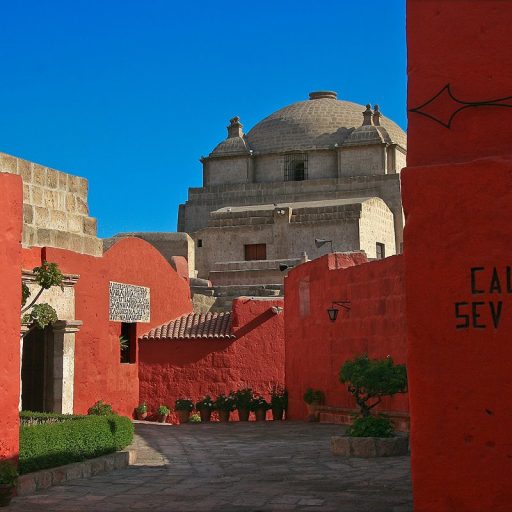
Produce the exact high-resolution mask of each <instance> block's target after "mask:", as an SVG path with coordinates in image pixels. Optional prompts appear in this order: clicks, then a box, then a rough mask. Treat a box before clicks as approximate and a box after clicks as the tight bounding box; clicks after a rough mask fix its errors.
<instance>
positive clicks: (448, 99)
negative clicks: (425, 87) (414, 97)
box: [409, 84, 512, 128]
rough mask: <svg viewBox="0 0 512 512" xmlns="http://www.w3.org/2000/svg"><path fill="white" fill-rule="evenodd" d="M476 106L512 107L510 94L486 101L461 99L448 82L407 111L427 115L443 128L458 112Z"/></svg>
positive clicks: (447, 125)
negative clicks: (433, 94) (434, 93)
mask: <svg viewBox="0 0 512 512" xmlns="http://www.w3.org/2000/svg"><path fill="white" fill-rule="evenodd" d="M476 107H508V108H512V96H507V97H506V98H498V99H495V100H487V101H462V100H459V99H458V98H456V97H455V96H454V95H453V93H452V91H451V89H450V84H446V85H445V86H444V87H443V88H442V89H441V90H440V91H439V92H438V93H437V94H436V95H435V96H433V97H432V98H431V99H429V100H428V101H426V102H425V103H423V104H421V105H420V106H419V107H416V108H411V109H409V112H414V113H415V114H420V115H422V116H425V117H428V118H429V119H432V121H435V122H436V123H439V124H440V125H442V126H444V127H445V128H450V126H451V124H452V121H453V118H454V117H455V116H456V115H457V114H458V113H459V112H462V111H463V110H465V109H467V108H476Z"/></svg>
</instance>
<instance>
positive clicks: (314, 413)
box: [306, 402, 320, 421]
mask: <svg viewBox="0 0 512 512" xmlns="http://www.w3.org/2000/svg"><path fill="white" fill-rule="evenodd" d="M319 405H320V402H311V403H310V404H306V407H307V409H308V416H307V418H306V421H318V420H319V419H320V413H319V411H318V407H319Z"/></svg>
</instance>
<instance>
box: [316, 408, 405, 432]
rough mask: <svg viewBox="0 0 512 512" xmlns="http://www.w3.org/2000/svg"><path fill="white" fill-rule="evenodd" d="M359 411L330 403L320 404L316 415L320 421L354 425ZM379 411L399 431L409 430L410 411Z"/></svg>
mask: <svg viewBox="0 0 512 512" xmlns="http://www.w3.org/2000/svg"><path fill="white" fill-rule="evenodd" d="M357 412H358V411H357V409H349V408H345V407H332V406H328V405H320V406H318V407H317V408H316V415H317V417H318V419H319V421H320V423H331V424H332V423H333V424H335V425H352V423H353V421H354V414H357ZM379 412H382V413H383V414H385V415H386V416H388V417H389V418H390V419H391V421H392V422H393V426H394V428H395V430H396V431H397V432H409V427H410V417H409V413H406V412H399V411H379Z"/></svg>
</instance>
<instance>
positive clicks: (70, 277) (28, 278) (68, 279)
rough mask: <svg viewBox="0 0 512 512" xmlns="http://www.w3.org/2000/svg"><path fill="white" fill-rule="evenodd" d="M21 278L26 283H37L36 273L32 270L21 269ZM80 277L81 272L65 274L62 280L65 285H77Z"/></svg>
mask: <svg viewBox="0 0 512 512" xmlns="http://www.w3.org/2000/svg"><path fill="white" fill-rule="evenodd" d="M21 278H22V281H23V282H24V283H35V281H36V275H35V274H34V272H33V271H32V270H22V271H21ZM79 279H80V275H79V274H64V279H63V280H62V285H63V286H69V287H72V286H75V284H76V283H77V282H78V280H79Z"/></svg>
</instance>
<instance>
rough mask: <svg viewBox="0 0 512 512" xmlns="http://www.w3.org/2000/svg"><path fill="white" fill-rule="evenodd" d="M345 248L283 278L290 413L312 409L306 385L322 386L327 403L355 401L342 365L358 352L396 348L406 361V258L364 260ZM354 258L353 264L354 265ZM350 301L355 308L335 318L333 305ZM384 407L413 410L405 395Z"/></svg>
mask: <svg viewBox="0 0 512 512" xmlns="http://www.w3.org/2000/svg"><path fill="white" fill-rule="evenodd" d="M355 257H356V258H357V259H356V260H355V261H352V260H350V257H348V256H346V255H343V254H329V255H327V256H324V257H322V258H318V259H316V260H313V261H310V262H308V263H305V264H302V265H300V266H298V267H296V268H294V269H293V270H291V271H290V272H289V274H288V276H287V277H286V279H285V310H286V319H285V331H286V334H285V337H286V386H287V388H288V390H289V395H290V398H289V402H290V403H289V411H288V415H289V417H290V418H291V419H301V418H305V416H306V405H305V403H304V401H303V398H302V397H303V394H304V391H305V390H306V389H307V388H308V387H312V388H313V389H320V390H322V391H323V392H324V393H325V395H326V404H327V405H329V406H337V407H344V408H347V407H348V408H355V402H354V401H353V399H352V396H351V395H349V393H348V392H347V391H346V388H345V386H344V385H343V384H341V383H340V382H339V380H338V373H339V370H340V367H341V366H342V364H343V363H344V362H345V361H346V360H347V359H351V358H353V357H354V356H356V355H360V354H363V353H367V354H368V355H369V356H370V357H372V358H382V357H386V356H387V355H391V356H392V357H393V359H394V360H395V362H397V363H405V362H406V339H405V318H404V307H405V306H404V304H405V298H404V282H403V261H402V257H401V256H393V257H390V258H386V259H384V260H382V261H375V262H371V263H365V261H366V258H364V257H361V255H355ZM354 264H355V266H354ZM343 300H350V302H351V309H350V311H349V312H347V311H345V310H343V308H341V307H340V308H339V309H340V311H339V314H338V318H337V320H336V321H335V322H332V321H331V320H330V319H329V316H328V314H327V308H330V307H331V303H332V301H343ZM379 409H380V410H388V411H400V412H407V411H408V400H407V395H396V396H395V397H393V398H387V399H385V401H384V402H383V403H382V404H381V405H380V406H379Z"/></svg>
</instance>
